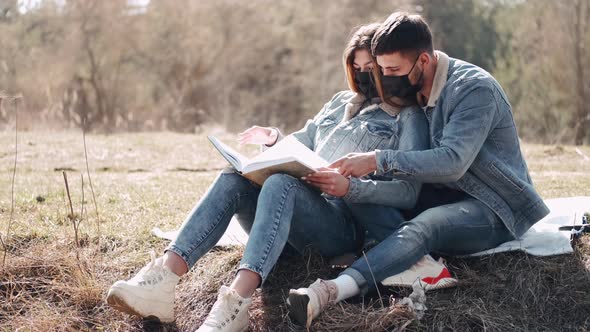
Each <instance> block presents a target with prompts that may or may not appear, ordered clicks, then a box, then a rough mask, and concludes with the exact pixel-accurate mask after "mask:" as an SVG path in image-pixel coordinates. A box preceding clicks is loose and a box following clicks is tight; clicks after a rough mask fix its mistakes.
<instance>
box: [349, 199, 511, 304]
mask: <svg viewBox="0 0 590 332" xmlns="http://www.w3.org/2000/svg"><path fill="white" fill-rule="evenodd" d="M513 239H514V237H513V235H512V234H511V232H510V231H509V230H508V229H507V228H506V226H504V223H503V222H502V221H501V220H500V218H499V217H498V216H497V215H496V214H495V213H494V211H492V210H491V209H490V208H488V207H487V206H486V205H485V204H484V203H482V202H480V201H478V200H476V199H474V198H464V199H462V200H460V201H458V202H455V203H451V204H446V205H441V206H437V207H433V208H430V209H427V210H426V211H424V212H422V213H420V214H419V215H418V216H416V217H415V218H413V219H412V220H410V221H408V222H404V223H402V224H401V226H400V227H399V229H397V230H396V231H395V232H393V234H390V235H389V236H388V237H387V238H386V239H384V240H383V241H382V242H381V243H379V244H378V245H376V246H375V247H373V248H372V249H371V250H369V251H368V252H367V253H366V259H365V257H361V258H360V259H358V260H357V261H356V262H354V263H353V264H352V265H351V266H350V267H349V268H347V269H346V270H344V271H343V272H342V274H347V275H349V276H351V277H352V278H354V279H355V280H356V282H357V284H358V285H359V287H360V289H361V294H363V295H364V294H366V293H367V292H369V291H372V290H374V289H375V287H376V285H375V284H376V283H377V282H380V281H381V280H383V279H385V278H387V277H389V276H392V275H396V274H398V273H400V272H403V271H405V270H407V269H408V268H410V267H411V266H412V265H414V264H415V263H416V262H418V260H420V258H422V257H423V256H424V255H427V254H428V253H430V252H437V253H441V254H447V255H467V254H471V253H475V252H479V251H482V250H486V249H490V248H494V247H496V246H498V245H500V244H501V243H504V242H506V241H510V240H513ZM373 276H374V279H373Z"/></svg>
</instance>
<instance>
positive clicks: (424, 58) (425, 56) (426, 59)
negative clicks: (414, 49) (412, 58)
mask: <svg viewBox="0 0 590 332" xmlns="http://www.w3.org/2000/svg"><path fill="white" fill-rule="evenodd" d="M418 61H419V62H420V64H422V67H424V66H426V65H428V64H429V63H430V61H432V59H431V57H430V54H428V52H422V54H420V56H419V58H418Z"/></svg>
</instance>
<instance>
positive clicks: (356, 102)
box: [342, 93, 401, 122]
mask: <svg viewBox="0 0 590 332" xmlns="http://www.w3.org/2000/svg"><path fill="white" fill-rule="evenodd" d="M365 100H366V98H365V96H363V95H362V94H360V93H355V94H354V95H353V96H352V97H350V99H349V100H348V101H347V104H346V106H345V111H344V117H343V118H342V122H344V121H348V120H350V119H352V118H354V117H355V116H356V115H357V114H358V113H360V112H362V113H367V112H371V111H374V110H376V109H381V110H383V111H384V112H385V113H387V114H389V115H391V116H392V117H396V116H397V115H398V114H399V112H400V111H401V108H400V107H395V106H392V105H389V104H388V103H385V102H382V101H381V98H379V97H376V98H373V99H371V103H370V104H369V105H368V106H367V107H365V108H363V109H361V107H362V106H363V104H364V103H365Z"/></svg>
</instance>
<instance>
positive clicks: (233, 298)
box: [197, 286, 252, 332]
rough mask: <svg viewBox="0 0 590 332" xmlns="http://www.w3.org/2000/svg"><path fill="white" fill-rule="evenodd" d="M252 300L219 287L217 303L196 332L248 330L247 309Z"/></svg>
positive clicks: (231, 290)
mask: <svg viewBox="0 0 590 332" xmlns="http://www.w3.org/2000/svg"><path fill="white" fill-rule="evenodd" d="M251 303H252V299H251V298H248V299H245V298H243V297H241V296H240V295H239V294H238V293H237V292H236V291H235V290H233V289H231V288H229V287H226V286H221V288H220V289H219V294H218V295H217V301H215V303H214V304H213V308H211V311H210V312H209V315H208V316H207V318H206V319H205V322H203V325H201V327H199V329H198V330H197V332H243V331H246V330H247V329H248V308H250V304H251Z"/></svg>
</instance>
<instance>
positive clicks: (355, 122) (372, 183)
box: [279, 91, 428, 209]
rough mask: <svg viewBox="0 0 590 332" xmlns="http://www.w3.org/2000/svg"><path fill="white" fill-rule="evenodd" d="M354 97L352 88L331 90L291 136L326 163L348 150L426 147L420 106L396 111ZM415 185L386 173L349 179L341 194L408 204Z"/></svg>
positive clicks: (352, 199) (415, 192) (347, 197)
mask: <svg viewBox="0 0 590 332" xmlns="http://www.w3.org/2000/svg"><path fill="white" fill-rule="evenodd" d="M358 97H359V95H356V94H355V93H353V92H352V91H342V92H339V93H337V94H336V95H335V96H334V97H333V98H332V100H330V101H329V102H328V103H326V104H325V106H324V108H323V109H322V110H321V111H320V112H319V113H318V114H317V115H316V116H315V117H314V118H313V119H310V120H308V121H307V123H306V124H305V126H304V127H303V128H302V129H300V130H298V131H296V132H294V133H293V134H291V135H293V136H294V137H295V138H296V139H297V140H298V141H300V142H301V143H303V144H304V145H305V146H307V147H308V148H309V149H311V150H313V151H315V152H316V153H317V154H318V155H319V156H321V157H322V158H324V159H325V160H327V161H328V162H333V161H336V160H337V159H339V158H341V157H343V156H345V155H346V154H348V153H351V152H370V151H375V150H376V149H392V150H398V149H399V150H402V151H411V150H424V149H427V148H428V122H427V121H426V117H425V116H424V114H423V112H422V110H421V109H420V107H418V106H408V107H404V108H402V109H401V110H397V109H394V108H392V107H391V106H389V105H387V104H384V103H381V101H380V100H379V99H378V98H377V99H374V100H372V101H370V102H369V101H365V100H364V98H362V100H359V98H358ZM281 138H282V135H280V133H279V139H281ZM420 188H421V184H420V183H419V182H418V181H414V180H398V179H393V178H392V177H391V176H368V177H365V178H362V179H359V178H351V179H350V187H349V189H348V193H347V194H346V195H345V196H344V197H342V198H343V199H344V200H345V201H347V202H348V203H372V204H381V205H389V206H393V207H396V208H400V209H409V208H412V207H414V205H415V204H416V201H417V199H418V195H419V193H420Z"/></svg>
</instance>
